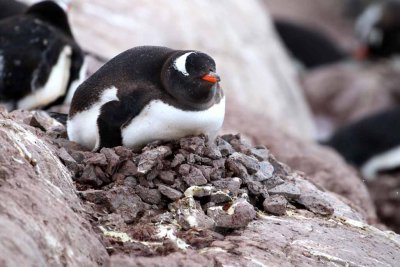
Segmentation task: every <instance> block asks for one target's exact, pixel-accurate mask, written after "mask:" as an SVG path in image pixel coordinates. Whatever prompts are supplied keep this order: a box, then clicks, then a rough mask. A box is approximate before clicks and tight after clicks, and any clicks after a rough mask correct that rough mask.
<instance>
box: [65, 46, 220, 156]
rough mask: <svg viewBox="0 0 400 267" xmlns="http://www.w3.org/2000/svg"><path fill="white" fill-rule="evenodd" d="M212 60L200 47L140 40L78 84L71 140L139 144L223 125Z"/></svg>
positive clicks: (90, 143) (213, 132)
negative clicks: (150, 43)
mask: <svg viewBox="0 0 400 267" xmlns="http://www.w3.org/2000/svg"><path fill="white" fill-rule="evenodd" d="M215 71H216V67H215V62H214V60H213V59H212V58H211V57H210V56H208V55H206V54H204V53H201V52H198V51H191V50H189V51H183V50H172V49H170V48H166V47H157V46H142V47H136V48H132V49H130V50H127V51H125V52H123V53H121V54H119V55H118V56H116V57H115V58H113V59H111V60H110V61H109V62H107V63H106V64H105V65H104V66H103V67H101V68H100V69H99V70H98V71H97V72H95V73H94V74H93V75H92V76H91V77H90V78H89V79H87V80H86V81H85V82H84V83H83V84H82V85H80V86H79V87H78V89H77V90H76V92H75V94H74V96H73V98H72V102H71V108H70V112H69V117H68V121H67V131H68V136H69V138H70V140H72V141H75V142H77V143H79V144H81V145H84V146H86V147H87V148H90V149H93V150H96V149H99V148H101V147H114V146H119V145H123V146H126V147H130V148H134V149H137V148H140V147H142V146H144V145H145V144H147V143H148V142H151V141H154V140H172V139H176V138H180V137H183V136H187V135H195V134H201V133H203V134H207V135H208V136H209V138H210V139H213V138H214V137H215V136H216V133H217V131H218V130H219V129H220V128H221V126H222V122H223V120H224V114H225V98H224V94H223V92H222V89H221V88H220V86H219V83H218V82H219V80H220V78H219V76H218V75H217V74H216V72H215Z"/></svg>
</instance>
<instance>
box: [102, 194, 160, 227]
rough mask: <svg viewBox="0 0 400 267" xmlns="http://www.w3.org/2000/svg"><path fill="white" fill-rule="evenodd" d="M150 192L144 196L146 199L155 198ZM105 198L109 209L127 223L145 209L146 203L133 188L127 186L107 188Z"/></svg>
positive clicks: (132, 220) (131, 221)
mask: <svg viewBox="0 0 400 267" xmlns="http://www.w3.org/2000/svg"><path fill="white" fill-rule="evenodd" d="M139 187H140V186H139ZM151 193H153V192H151ZM151 193H149V195H150V196H148V197H147V198H146V200H147V201H149V199H152V198H154V199H155V198H156V197H154V196H153V197H152V196H151ZM107 200H108V202H109V203H110V208H111V211H112V212H114V213H117V214H120V215H121V217H122V218H123V220H124V222H125V223H128V224H129V223H133V222H134V221H135V220H136V219H137V218H138V215H139V214H141V213H142V212H144V210H145V209H146V205H145V203H143V201H142V200H141V197H139V196H137V195H136V194H135V193H134V190H133V189H130V188H128V187H117V188H115V189H111V190H109V191H108V192H107ZM149 202H150V201H149ZM151 204H153V203H151ZM155 204H156V203H155Z"/></svg>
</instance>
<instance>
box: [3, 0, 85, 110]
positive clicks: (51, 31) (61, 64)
mask: <svg viewBox="0 0 400 267" xmlns="http://www.w3.org/2000/svg"><path fill="white" fill-rule="evenodd" d="M83 63H84V54H83V52H82V50H81V48H80V47H79V45H78V44H77V43H76V42H75V40H74V37H73V35H72V32H71V29H70V27H69V23H68V18H67V14H66V13H65V11H64V10H63V9H62V8H61V7H60V6H59V5H58V4H56V3H55V2H53V1H43V2H40V3H38V4H35V5H33V6H31V7H30V8H28V10H27V11H26V12H25V13H23V14H21V15H17V16H14V17H10V18H7V19H4V20H1V21H0V103H2V104H6V106H7V107H8V109H10V110H12V109H16V108H19V109H34V108H47V107H50V106H51V105H55V104H60V103H62V102H64V101H70V100H71V98H72V95H73V93H74V91H75V89H76V88H77V86H78V85H79V84H80V83H81V82H82V81H83V80H84V78H85V74H86V73H85V64H83Z"/></svg>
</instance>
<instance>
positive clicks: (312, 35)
mask: <svg viewBox="0 0 400 267" xmlns="http://www.w3.org/2000/svg"><path fill="white" fill-rule="evenodd" d="M274 26H275V29H276V31H277V33H278V35H279V37H280V38H281V40H282V42H283V44H284V45H285V46H286V48H287V49H288V50H289V52H290V53H291V54H292V56H293V57H294V58H296V59H297V60H298V61H300V62H301V63H302V64H303V65H304V66H305V67H306V68H310V69H311V68H316V67H319V66H322V65H327V64H332V63H336V62H338V61H341V60H344V59H345V58H346V57H348V55H347V54H346V53H345V52H344V51H343V50H342V49H340V48H339V47H338V46H337V45H336V44H335V43H334V41H333V40H331V39H330V38H329V37H328V36H326V35H325V34H323V33H321V32H319V31H317V30H314V29H310V28H308V27H305V26H301V25H297V24H294V23H292V22H289V21H285V20H281V19H276V20H275V21H274Z"/></svg>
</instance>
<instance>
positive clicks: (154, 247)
mask: <svg viewBox="0 0 400 267" xmlns="http://www.w3.org/2000/svg"><path fill="white" fill-rule="evenodd" d="M28 123H29V124H30V125H31V126H34V127H37V128H39V129H41V130H42V131H45V132H46V133H47V135H48V136H50V137H51V138H52V141H53V143H55V144H56V145H57V146H58V147H59V149H58V156H59V158H60V160H61V161H62V162H63V164H64V165H65V166H66V167H67V168H68V169H69V170H70V171H71V172H72V174H73V180H74V182H75V184H76V188H77V192H78V194H79V196H80V197H81V199H82V201H83V203H84V205H85V207H86V212H87V214H86V216H87V217H88V219H89V220H90V222H91V223H92V226H93V228H94V229H95V231H97V232H98V233H99V234H100V236H101V237H102V240H103V242H104V243H105V246H106V248H107V249H108V252H109V253H110V254H114V253H125V254H130V255H145V256H151V255H160V254H167V253H170V252H172V251H176V250H180V249H183V250H185V249H187V248H189V247H191V248H195V249H201V248H204V247H207V246H208V245H210V244H211V243H212V242H213V241H215V240H223V238H224V235H226V234H231V233H232V232H233V231H235V230H236V229H240V228H243V227H246V226H247V225H248V224H249V223H250V222H251V221H253V220H256V219H257V214H259V213H266V214H271V215H275V216H284V215H285V214H286V213H287V212H288V211H289V210H293V209H306V210H309V211H311V212H312V213H314V214H317V215H321V216H330V215H332V214H333V212H334V209H333V207H331V205H330V204H329V203H328V202H327V201H325V200H324V199H323V198H321V196H320V195H310V194H309V193H305V194H303V193H302V190H301V186H299V185H298V184H297V183H296V181H297V180H298V179H299V175H300V174H298V173H296V172H292V171H291V170H290V169H289V167H288V166H286V165H285V164H283V163H281V162H279V161H277V160H276V159H275V157H274V156H273V155H272V154H271V153H270V152H269V150H268V149H267V148H266V147H263V146H256V147H253V146H251V145H250V144H249V143H247V142H246V141H245V140H244V139H243V138H241V136H240V135H231V134H228V135H223V136H219V137H217V138H216V140H214V141H213V142H209V140H207V137H206V136H190V137H186V138H182V139H180V140H176V141H172V142H153V143H150V144H148V145H147V146H146V147H144V148H143V149H142V150H141V151H132V150H131V149H129V148H125V147H121V146H120V147H115V148H102V149H101V150H100V151H98V152H92V151H88V150H86V149H84V148H83V147H81V146H79V145H77V144H76V143H73V142H70V141H68V140H67V139H66V133H65V128H64V127H63V126H61V125H57V124H55V123H54V121H53V120H52V119H50V118H49V117H48V116H45V115H44V114H43V113H41V112H37V113H34V115H33V116H32V117H31V118H30V121H29V122H28ZM300 179H302V178H300Z"/></svg>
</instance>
